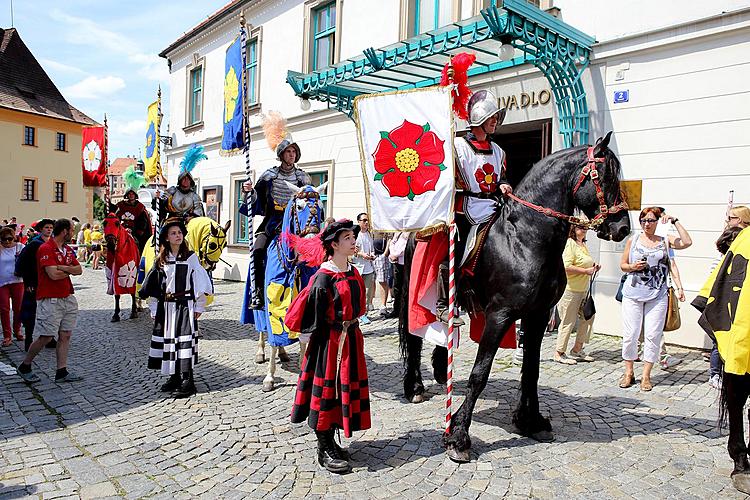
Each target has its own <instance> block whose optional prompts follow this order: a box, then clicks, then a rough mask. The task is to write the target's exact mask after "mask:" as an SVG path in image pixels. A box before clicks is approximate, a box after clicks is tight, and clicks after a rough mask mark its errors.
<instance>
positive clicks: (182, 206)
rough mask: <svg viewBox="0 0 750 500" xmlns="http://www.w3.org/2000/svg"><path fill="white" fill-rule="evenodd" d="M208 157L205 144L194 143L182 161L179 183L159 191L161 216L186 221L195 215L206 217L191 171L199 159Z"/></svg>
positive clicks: (163, 218) (162, 218) (178, 177)
mask: <svg viewBox="0 0 750 500" xmlns="http://www.w3.org/2000/svg"><path fill="white" fill-rule="evenodd" d="M206 158H208V157H207V156H206V155H205V154H203V146H199V145H197V144H193V145H192V146H191V147H190V149H188V150H187V152H186V153H185V157H184V158H183V159H182V161H181V162H180V174H179V175H178V176H177V185H176V186H171V187H169V188H167V190H166V191H165V192H163V193H159V218H160V219H161V220H166V219H168V218H171V217H182V218H183V219H184V220H185V223H186V224H187V222H188V221H189V220H190V219H192V218H193V217H205V216H206V212H205V210H204V209H203V202H202V200H201V197H200V196H199V195H198V193H196V191H195V190H196V184H195V180H194V179H193V174H192V173H191V172H192V171H193V169H194V168H195V166H196V165H197V164H198V162H199V161H201V160H205V159H206Z"/></svg>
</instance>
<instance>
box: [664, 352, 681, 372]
mask: <svg viewBox="0 0 750 500" xmlns="http://www.w3.org/2000/svg"><path fill="white" fill-rule="evenodd" d="M680 363H682V359H681V358H676V357H674V356H672V355H671V354H664V355H663V356H662V357H661V360H660V361H659V365H661V368H662V370H667V369H669V368H672V367H675V366H677V365H679V364H680Z"/></svg>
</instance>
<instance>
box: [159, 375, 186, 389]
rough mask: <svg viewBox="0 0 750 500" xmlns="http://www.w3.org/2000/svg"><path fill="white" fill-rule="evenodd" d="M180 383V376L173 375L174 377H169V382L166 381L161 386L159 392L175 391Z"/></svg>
mask: <svg viewBox="0 0 750 500" xmlns="http://www.w3.org/2000/svg"><path fill="white" fill-rule="evenodd" d="M181 382H182V380H181V379H180V374H179V373H175V374H174V375H172V376H170V377H169V380H167V381H166V382H165V383H164V385H162V386H161V392H172V391H176V390H177V389H178V388H179V387H180V383H181Z"/></svg>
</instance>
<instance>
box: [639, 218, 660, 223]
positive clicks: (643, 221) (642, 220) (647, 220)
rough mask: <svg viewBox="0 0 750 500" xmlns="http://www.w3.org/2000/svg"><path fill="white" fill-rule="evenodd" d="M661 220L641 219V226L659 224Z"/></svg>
mask: <svg viewBox="0 0 750 500" xmlns="http://www.w3.org/2000/svg"><path fill="white" fill-rule="evenodd" d="M658 220H659V219H640V221H641V224H653V223H654V222H658Z"/></svg>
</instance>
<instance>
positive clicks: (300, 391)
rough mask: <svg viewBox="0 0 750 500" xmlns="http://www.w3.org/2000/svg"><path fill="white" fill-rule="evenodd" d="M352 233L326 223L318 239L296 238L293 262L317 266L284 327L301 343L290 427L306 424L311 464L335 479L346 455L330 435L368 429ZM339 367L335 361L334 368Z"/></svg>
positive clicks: (359, 283) (343, 224)
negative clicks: (313, 454) (314, 453)
mask: <svg viewBox="0 0 750 500" xmlns="http://www.w3.org/2000/svg"><path fill="white" fill-rule="evenodd" d="M358 229H359V227H356V226H355V225H354V223H353V222H352V221H350V220H341V221H337V222H333V223H331V224H329V225H328V226H327V227H326V228H325V230H324V231H323V233H322V234H321V235H320V237H319V238H315V239H296V238H293V237H292V239H293V240H294V241H293V244H294V245H295V248H296V249H297V251H298V253H299V255H300V260H304V261H306V262H308V263H311V264H313V265H315V264H316V262H315V261H316V260H317V261H318V262H317V263H319V261H320V260H325V262H323V263H322V264H321V265H320V270H319V271H318V272H317V273H316V274H315V276H313V278H312V279H311V280H310V284H309V285H308V286H307V287H306V288H305V289H304V290H303V291H302V292H301V293H300V294H299V295H298V296H297V297H296V298H295V299H294V301H293V302H292V304H291V305H290V306H289V310H288V312H287V315H286V324H287V326H288V327H289V328H290V329H291V330H292V331H297V332H300V340H301V341H305V340H306V338H305V337H309V345H308V348H307V351H306V352H305V357H304V360H303V364H302V372H301V373H300V376H299V381H298V383H297V393H296V395H295V398H294V406H293V407H292V422H293V423H301V422H304V421H305V420H307V422H308V424H309V425H310V427H312V428H313V429H314V430H315V434H316V436H317V437H318V463H320V465H321V466H323V467H324V468H326V469H327V470H329V471H331V472H335V473H339V474H341V473H345V472H348V471H349V469H350V467H349V456H348V453H346V452H345V451H344V450H342V449H341V448H340V447H339V446H338V445H337V444H336V442H335V440H334V433H335V431H336V429H343V430H344V435H345V436H346V437H350V436H351V435H352V431H361V430H365V429H369V428H370V393H369V388H368V381H367V366H366V365H365V354H364V340H363V338H362V331H361V330H360V329H359V322H358V321H357V318H358V317H360V316H361V315H362V314H364V313H365V312H366V309H365V285H364V281H363V280H362V277H361V276H360V274H359V272H357V270H356V268H354V267H353V266H352V265H351V264H350V263H349V257H351V256H352V255H354V253H355V252H356V238H357V237H356V234H357V232H358ZM339 360H340V361H339Z"/></svg>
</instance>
